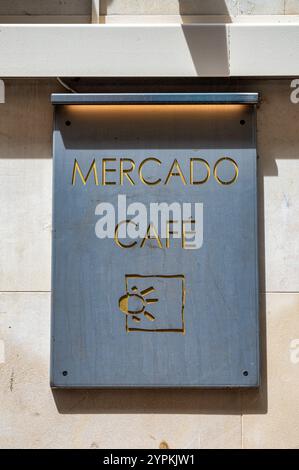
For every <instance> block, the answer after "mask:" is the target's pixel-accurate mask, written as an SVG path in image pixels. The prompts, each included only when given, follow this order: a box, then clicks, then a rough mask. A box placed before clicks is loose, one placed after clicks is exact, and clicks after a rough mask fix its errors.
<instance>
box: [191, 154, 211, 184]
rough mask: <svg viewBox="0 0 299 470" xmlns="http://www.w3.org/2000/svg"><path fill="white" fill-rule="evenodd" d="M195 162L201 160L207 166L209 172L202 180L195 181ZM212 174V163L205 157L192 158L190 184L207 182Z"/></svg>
mask: <svg viewBox="0 0 299 470" xmlns="http://www.w3.org/2000/svg"><path fill="white" fill-rule="evenodd" d="M194 162H201V163H203V164H204V165H205V167H206V170H207V174H206V176H205V177H204V178H203V179H202V180H198V181H194V167H193V164H194ZM210 174H211V170H210V165H209V164H208V162H207V161H206V160H204V159H203V158H191V159H190V184H203V183H206V181H208V180H209V178H210Z"/></svg>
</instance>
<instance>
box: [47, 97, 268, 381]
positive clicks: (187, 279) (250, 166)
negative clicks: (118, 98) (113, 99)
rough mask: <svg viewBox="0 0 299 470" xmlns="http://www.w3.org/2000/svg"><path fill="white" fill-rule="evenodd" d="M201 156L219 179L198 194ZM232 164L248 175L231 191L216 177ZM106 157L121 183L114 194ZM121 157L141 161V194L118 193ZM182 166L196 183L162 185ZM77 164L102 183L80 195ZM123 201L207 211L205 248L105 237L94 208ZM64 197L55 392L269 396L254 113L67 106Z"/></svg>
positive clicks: (60, 188) (61, 164) (57, 266)
mask: <svg viewBox="0 0 299 470" xmlns="http://www.w3.org/2000/svg"><path fill="white" fill-rule="evenodd" d="M147 158H156V159H158V160H159V161H160V162H161V164H159V165H148V166H147V167H146V170H145V169H144V175H145V176H146V179H147V181H151V182H154V181H155V182H156V181H158V180H159V179H160V180H161V181H160V182H159V183H157V184H155V185H145V184H144V182H143V181H142V179H141V178H140V174H139V173H138V168H140V164H141V163H142V162H143V161H144V160H145V159H147ZM192 158H193V159H194V158H200V159H204V160H205V161H206V162H207V164H208V166H209V168H210V177H209V179H208V180H207V181H205V182H204V183H201V184H191V181H190V159H192ZM222 158H229V159H231V160H225V161H224V160H223V161H222V162H221V165H219V166H218V173H217V172H216V176H218V177H219V179H220V180H221V181H232V180H233V177H234V176H236V174H237V177H236V178H235V181H234V182H232V184H221V182H219V181H218V180H217V178H216V176H215V166H216V165H217V162H219V160H221V159H222ZM103 159H111V160H110V161H109V168H110V169H113V170H115V171H113V172H108V173H107V174H105V177H106V178H107V181H109V182H110V183H115V184H111V185H109V184H107V185H103V180H102V177H103V175H102V161H103ZM120 159H131V160H133V161H134V163H135V169H134V170H132V172H131V173H130V175H131V177H132V180H133V181H134V185H132V184H131V183H130V181H129V180H128V178H123V181H122V183H123V184H122V185H121V184H120V182H121V178H120V170H119V162H120ZM175 159H177V161H178V162H179V164H180V169H181V171H182V173H183V175H184V178H185V183H186V184H184V182H183V181H182V177H181V176H173V177H172V178H171V179H170V180H169V181H168V183H167V184H165V182H166V180H167V175H168V174H169V169H170V168H171V165H172V163H173V161H174V160H175ZM75 160H76V161H77V162H78V164H79V166H80V169H81V170H82V174H83V175H84V177H86V175H87V173H88V170H89V169H90V167H91V164H92V162H93V160H95V165H96V168H97V176H98V181H96V178H95V175H94V172H93V171H91V173H90V176H89V178H88V180H87V181H86V184H83V182H82V179H81V178H80V175H79V173H78V172H77V173H76V180H75V184H72V182H73V183H74V180H73V172H74V161H75ZM231 161H233V162H235V164H236V167H237V173H236V168H235V167H234V166H233V165H231V163H230V162H231ZM222 163H223V164H222ZM197 179H199V175H197ZM201 179H202V180H203V179H204V178H203V175H201ZM96 183H98V184H96ZM120 194H122V195H126V197H127V201H128V204H129V203H132V202H137V201H138V202H142V203H143V204H145V205H146V206H148V205H149V204H150V203H152V202H167V203H172V202H174V201H177V202H179V203H183V202H184V203H186V202H191V203H195V202H200V203H202V204H203V244H202V246H201V247H200V248H199V249H195V250H192V249H189V250H186V249H183V248H182V244H181V241H180V240H171V243H170V246H169V247H167V246H166V241H165V240H162V241H161V244H162V247H160V246H159V244H158V243H157V242H156V241H155V240H150V241H149V240H147V242H146V243H144V244H143V246H142V241H140V240H139V241H137V243H136V244H135V245H134V246H133V247H132V248H129V249H128V248H122V247H120V246H119V245H117V243H116V242H115V240H114V239H99V238H97V237H96V235H95V225H96V222H97V220H98V218H99V217H98V216H97V215H95V208H96V206H97V204H99V203H100V202H104V201H106V202H110V203H112V204H114V205H116V202H117V197H118V195H120ZM53 195H54V207H53V209H54V211H53V214H54V215H53V227H54V230H53V254H52V256H53V266H52V287H53V294H52V371H51V383H52V386H54V387H79V388H80V387H81V388H82V387H251V386H253V387H256V386H258V384H259V340H258V336H259V326H258V323H259V322H258V273H257V187H256V143H255V107H254V106H251V105H204V106H201V105H197V106H189V105H180V106H175V105H145V106H140V105H138V106H135V105H122V106H117V105H112V106H110V105H109V106H107V105H94V106H91V105H88V106H81V105H80V106H76V105H62V106H57V107H56V109H55V129H54V186H53ZM134 288H136V289H135V290H134ZM134 292H135V294H136V293H137V294H138V295H139V296H140V297H141V299H140V298H138V296H137V297H135V301H138V299H139V301H140V302H141V304H140V303H139V307H136V305H135V306H134V303H132V304H131V301H133V300H134V299H133V294H134ZM128 294H130V296H128ZM148 299H156V302H151V303H149V304H147V306H146V309H145V310H144V311H142V312H141V313H138V314H137V316H138V315H139V320H140V321H138V322H137V321H136V322H135V321H134V319H133V317H132V315H126V314H125V312H126V311H128V310H130V308H131V309H133V310H134V309H135V310H137V311H138V308H139V310H142V309H143V306H144V304H146V303H147V302H146V300H148ZM137 303H138V302H137ZM129 304H130V305H129ZM145 311H146V312H148V313H150V315H152V317H154V319H152V318H150V317H147V316H146V315H145V313H144V312H145Z"/></svg>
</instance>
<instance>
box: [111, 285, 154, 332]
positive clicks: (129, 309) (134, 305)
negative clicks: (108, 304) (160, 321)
mask: <svg viewBox="0 0 299 470" xmlns="http://www.w3.org/2000/svg"><path fill="white" fill-rule="evenodd" d="M152 292H155V288H154V287H148V288H147V289H144V290H142V291H139V289H138V287H136V286H134V287H132V289H131V292H127V293H126V294H125V295H123V296H122V297H120V299H119V301H118V303H119V309H120V310H121V311H122V312H123V313H125V314H126V315H131V316H132V319H133V320H134V321H135V322H136V323H139V322H140V321H141V318H140V316H141V315H143V316H144V317H145V318H146V319H147V320H149V321H155V317H154V315H153V314H152V313H150V312H149V311H148V310H147V307H148V305H149V304H154V303H156V302H158V299H154V298H150V299H147V298H146V297H147V296H148V295H149V294H151V293H152Z"/></svg>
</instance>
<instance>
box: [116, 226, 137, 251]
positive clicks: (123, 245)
mask: <svg viewBox="0 0 299 470" xmlns="http://www.w3.org/2000/svg"><path fill="white" fill-rule="evenodd" d="M129 223H132V224H135V222H133V221H132V220H122V221H121V222H119V224H117V225H116V227H115V231H114V241H115V243H116V244H117V245H118V246H119V247H120V248H133V246H135V245H136V244H137V242H136V241H134V242H132V243H130V244H128V245H126V244H125V243H122V242H121V241H120V240H119V238H118V231H119V227H120V226H121V225H123V224H129ZM135 226H136V224H135Z"/></svg>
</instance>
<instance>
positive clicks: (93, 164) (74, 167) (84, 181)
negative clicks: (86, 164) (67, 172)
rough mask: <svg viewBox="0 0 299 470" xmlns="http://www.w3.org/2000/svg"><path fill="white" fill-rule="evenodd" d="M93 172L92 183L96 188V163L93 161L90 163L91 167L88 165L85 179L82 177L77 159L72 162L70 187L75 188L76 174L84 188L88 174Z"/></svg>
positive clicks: (97, 182) (97, 181) (97, 183)
mask: <svg viewBox="0 0 299 470" xmlns="http://www.w3.org/2000/svg"><path fill="white" fill-rule="evenodd" d="M92 171H93V177H94V182H95V185H96V186H98V185H99V180H98V173H97V166H96V161H95V159H94V160H93V161H92V163H91V165H90V168H89V170H88V172H87V175H86V177H84V175H83V173H82V170H81V168H80V165H79V163H78V161H77V159H75V160H74V166H73V173H72V185H73V186H75V184H76V172H78V173H79V176H80V178H81V181H82V183H83V184H84V186H85V185H86V183H87V180H88V178H89V176H90V173H91V172H92Z"/></svg>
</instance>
